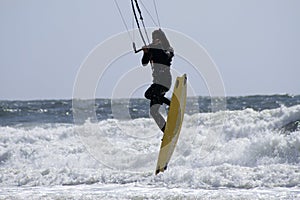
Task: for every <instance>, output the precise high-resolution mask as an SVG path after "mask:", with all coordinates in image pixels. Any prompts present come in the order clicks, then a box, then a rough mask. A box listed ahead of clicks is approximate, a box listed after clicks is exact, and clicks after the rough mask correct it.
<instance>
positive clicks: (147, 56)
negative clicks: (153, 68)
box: [142, 47, 150, 66]
mask: <svg viewBox="0 0 300 200" xmlns="http://www.w3.org/2000/svg"><path fill="white" fill-rule="evenodd" d="M143 51H144V55H143V58H142V64H143V66H146V65H148V63H149V61H150V53H149V48H148V47H143Z"/></svg>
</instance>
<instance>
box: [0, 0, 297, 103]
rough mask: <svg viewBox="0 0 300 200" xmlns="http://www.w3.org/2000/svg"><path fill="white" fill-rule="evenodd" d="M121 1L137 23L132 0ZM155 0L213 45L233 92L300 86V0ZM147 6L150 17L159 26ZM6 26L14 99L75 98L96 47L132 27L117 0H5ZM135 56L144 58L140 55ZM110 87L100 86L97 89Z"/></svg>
mask: <svg viewBox="0 0 300 200" xmlns="http://www.w3.org/2000/svg"><path fill="white" fill-rule="evenodd" d="M117 1H118V2H119V4H120V8H121V10H122V12H123V15H124V18H125V20H126V23H128V25H129V27H130V28H131V27H132V25H131V24H132V13H131V8H130V1H129V0H126V1H125V0H117ZM147 1H148V2H146V0H143V2H145V5H146V6H147V8H148V9H149V11H150V12H152V14H153V16H154V17H155V11H154V9H153V4H152V1H149V0H147ZM156 4H157V7H158V12H159V17H160V23H161V26H162V27H163V28H164V27H165V28H169V29H172V30H176V31H179V32H181V33H184V34H186V35H187V36H189V37H191V38H193V39H194V40H196V41H197V42H198V43H199V44H201V45H202V46H203V47H204V48H205V49H206V51H207V52H208V54H209V55H210V56H211V58H212V59H213V60H214V62H215V63H216V65H217V67H218V69H219V71H220V74H221V77H222V79H223V82H224V86H225V90H226V95H228V96H237V95H238V96H241V95H255V94H292V95H297V94H300V78H299V75H300V37H299V36H300V25H299V24H300V12H299V11H300V1H299V0H226V1H221V0H219V1H217V0H192V1H174V0H156ZM142 11H143V13H144V18H145V20H146V25H147V26H153V23H152V22H151V20H150V19H149V16H148V15H147V14H146V11H145V10H143V8H142ZM0 27H1V28H0V29H1V30H0V99H10V100H12V99H19V100H24V99H69V98H72V93H73V85H74V82H75V79H76V75H77V73H78V70H79V68H80V65H81V64H82V63H83V61H84V59H85V58H86V57H87V56H88V54H89V52H91V51H92V50H93V49H94V48H95V47H96V46H97V45H98V44H99V43H101V42H103V41H105V40H106V39H107V38H109V37H111V36H113V35H115V34H118V33H121V32H124V31H126V29H125V27H124V24H123V23H122V20H121V18H120V15H119V13H118V10H117V8H116V5H115V4H114V2H113V1H112V0H101V1H100V0H80V1H79V0H26V1H23V0H0ZM135 37H136V38H137V39H138V36H135ZM128 40H129V42H130V39H129V37H128ZM171 42H172V41H171ZM128 49H131V46H130V45H129V46H128ZM175 51H176V50H175ZM129 56H132V59H133V60H137V61H138V59H139V58H140V56H141V55H135V54H132V55H129ZM136 58H138V59H136ZM137 65H138V64H137ZM172 67H174V68H176V61H174V63H173V66H172ZM107 84H110V83H107ZM108 94H109V93H107V94H106V92H105V91H101V92H99V93H98V94H97V97H105V96H107V95H108ZM198 94H199V95H201V92H199V93H198ZM141 97H142V96H141Z"/></svg>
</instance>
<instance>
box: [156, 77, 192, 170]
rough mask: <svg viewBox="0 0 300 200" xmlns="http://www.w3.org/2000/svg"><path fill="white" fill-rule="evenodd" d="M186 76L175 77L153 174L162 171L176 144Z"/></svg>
mask: <svg viewBox="0 0 300 200" xmlns="http://www.w3.org/2000/svg"><path fill="white" fill-rule="evenodd" d="M186 94H187V76H186V74H184V75H183V76H181V77H177V79H176V82H175V85H174V90H173V95H172V98H171V104H170V108H169V113H168V117H167V122H166V128H165V131H164V135H163V138H162V142H161V147H160V151H159V155H158V160H157V165H156V170H155V175H157V174H158V173H159V172H164V171H165V170H166V169H167V167H168V163H169V161H170V159H171V157H172V154H173V152H174V150H175V146H176V144H177V141H178V138H179V134H180V130H181V126H182V121H183V117H184V112H185V106H186Z"/></svg>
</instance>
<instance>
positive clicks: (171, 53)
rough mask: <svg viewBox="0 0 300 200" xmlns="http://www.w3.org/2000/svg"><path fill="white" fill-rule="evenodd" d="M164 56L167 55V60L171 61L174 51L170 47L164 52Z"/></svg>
mask: <svg viewBox="0 0 300 200" xmlns="http://www.w3.org/2000/svg"><path fill="white" fill-rule="evenodd" d="M166 54H167V55H168V58H169V59H171V58H173V56H174V49H173V48H172V47H169V48H168V50H166Z"/></svg>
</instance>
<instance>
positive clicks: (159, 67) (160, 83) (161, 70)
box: [142, 44, 174, 131]
mask: <svg viewBox="0 0 300 200" xmlns="http://www.w3.org/2000/svg"><path fill="white" fill-rule="evenodd" d="M173 56H174V53H173V49H172V48H169V49H168V50H163V49H162V47H161V45H160V44H157V45H154V44H151V45H150V46H149V49H148V51H147V52H144V56H143V58H142V64H143V65H147V64H148V63H149V62H150V63H151V67H152V77H153V83H152V85H151V86H150V87H149V88H148V89H147V90H146V92H145V97H146V98H147V99H149V100H151V102H150V113H151V115H152V117H153V118H154V120H155V122H156V123H157V125H158V126H159V128H160V129H161V130H162V131H164V128H165V120H164V118H163V117H162V116H161V114H160V113H159V107H160V105H162V104H163V103H165V104H167V105H170V100H169V99H167V98H166V97H164V95H165V94H166V92H167V91H169V89H170V87H171V83H172V77H171V71H170V66H171V62H172V57H173Z"/></svg>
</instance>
